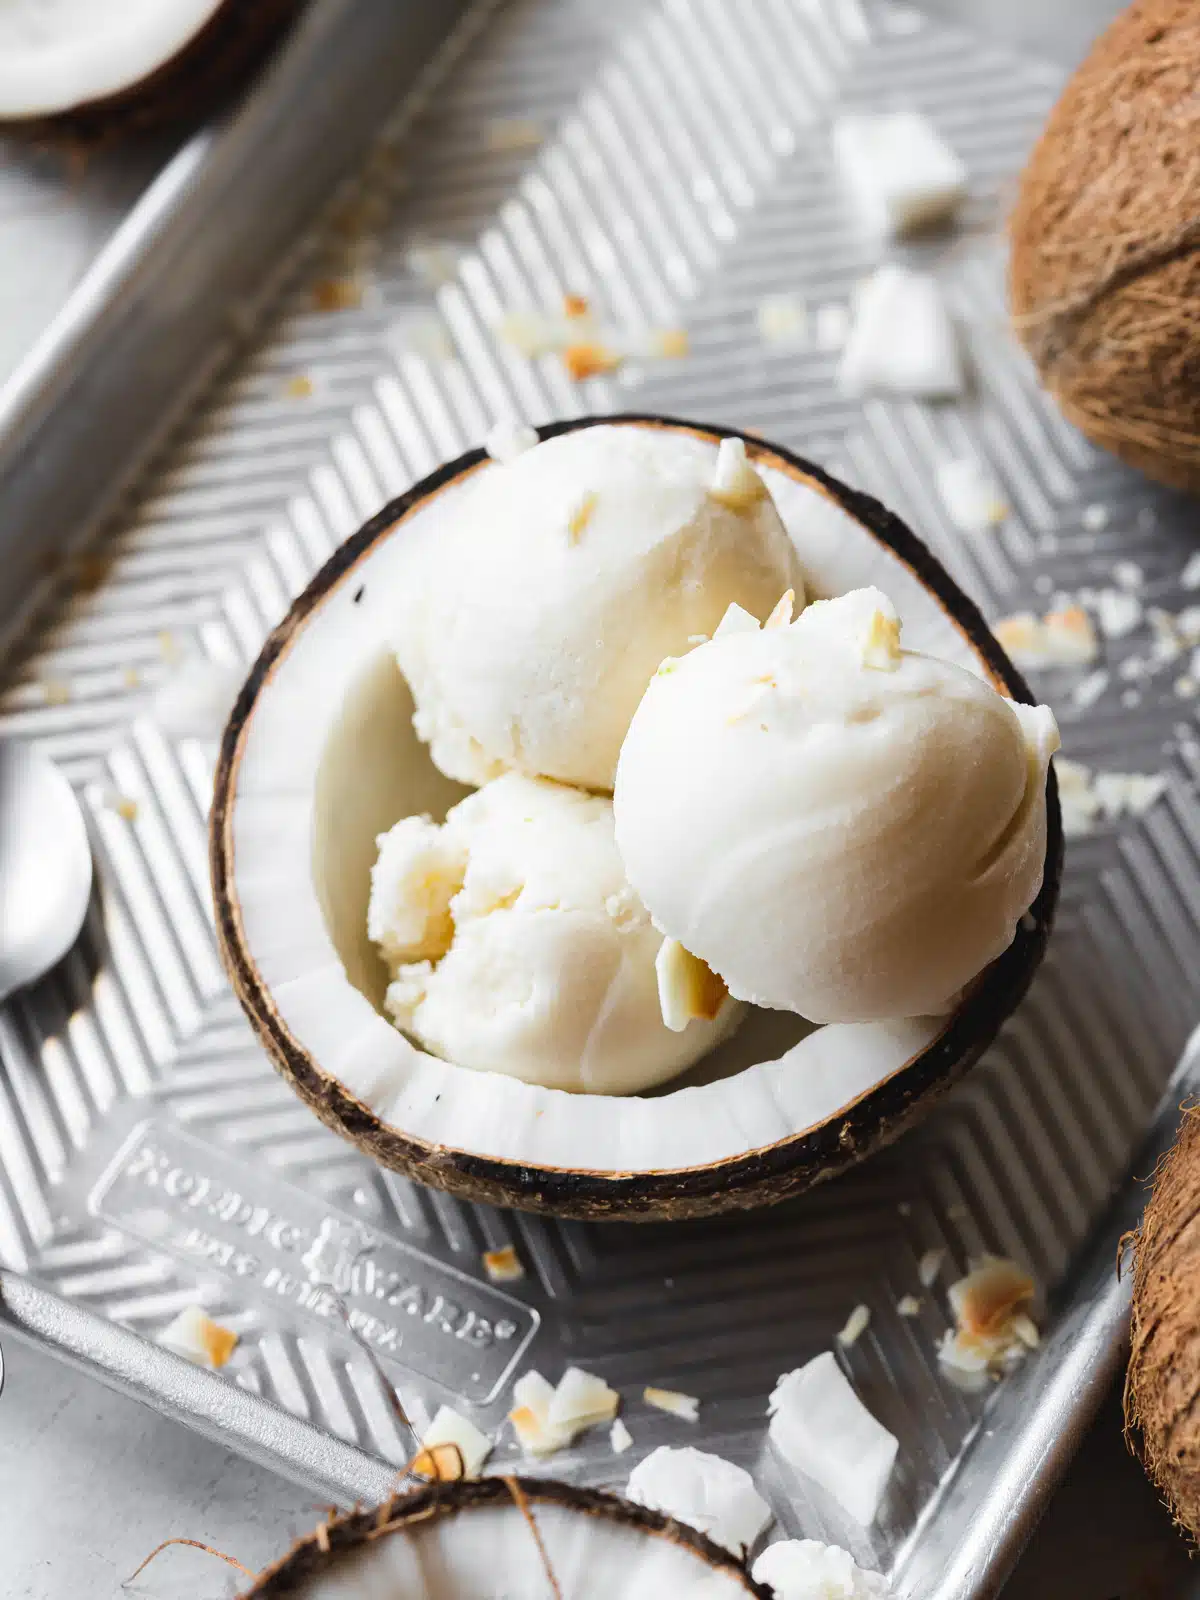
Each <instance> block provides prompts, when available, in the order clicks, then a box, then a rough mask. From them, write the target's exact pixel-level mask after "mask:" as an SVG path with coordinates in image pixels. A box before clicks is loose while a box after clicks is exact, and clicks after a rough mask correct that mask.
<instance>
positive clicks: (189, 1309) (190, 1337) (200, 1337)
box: [158, 1306, 238, 1372]
mask: <svg viewBox="0 0 1200 1600" xmlns="http://www.w3.org/2000/svg"><path fill="white" fill-rule="evenodd" d="M158 1343H159V1344H160V1345H162V1346H163V1348H164V1349H166V1350H173V1351H174V1352H175V1354H176V1355H177V1356H184V1357H186V1359H187V1360H188V1361H193V1362H195V1364H196V1365H197V1366H198V1367H208V1368H210V1369H211V1370H212V1371H213V1372H218V1371H219V1370H220V1369H221V1368H222V1367H223V1366H224V1365H225V1363H226V1362H227V1361H228V1360H229V1358H230V1356H231V1355H232V1354H233V1352H234V1351H235V1350H236V1349H237V1343H238V1336H237V1334H236V1333H235V1332H234V1331H233V1329H232V1328H226V1327H223V1326H222V1324H221V1323H219V1322H214V1321H213V1319H212V1318H211V1317H210V1316H209V1315H208V1313H207V1312H206V1311H205V1310H204V1309H203V1307H202V1306H185V1307H184V1308H183V1310H182V1311H181V1312H180V1313H179V1315H178V1316H177V1317H176V1318H175V1320H174V1321H173V1322H171V1323H170V1324H168V1326H167V1327H165V1328H164V1329H163V1331H162V1332H161V1333H160V1334H159V1336H158Z"/></svg>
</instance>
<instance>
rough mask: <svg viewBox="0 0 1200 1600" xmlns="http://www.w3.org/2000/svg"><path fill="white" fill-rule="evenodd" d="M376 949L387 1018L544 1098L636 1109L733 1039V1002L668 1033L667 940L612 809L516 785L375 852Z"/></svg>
mask: <svg viewBox="0 0 1200 1600" xmlns="http://www.w3.org/2000/svg"><path fill="white" fill-rule="evenodd" d="M378 842H379V855H378V858H377V860H376V863H375V867H374V870H373V872H372V880H371V898H370V904H369V909H368V933H369V935H370V937H371V939H372V940H373V941H374V942H375V943H376V945H377V946H378V948H379V951H380V953H381V955H382V956H383V958H384V960H385V962H386V963H387V966H388V969H389V972H390V973H391V977H392V982H391V984H390V986H389V988H388V991H387V999H386V1005H387V1009H388V1011H389V1012H390V1013H391V1015H392V1017H393V1018H394V1019H395V1020H396V1022H397V1023H398V1024H399V1025H400V1026H401V1027H402V1028H403V1029H404V1030H405V1032H407V1033H409V1034H410V1035H411V1036H412V1037H413V1038H415V1039H416V1040H417V1041H418V1042H419V1043H420V1044H422V1045H423V1046H424V1047H425V1048H426V1049H427V1050H430V1051H431V1052H432V1053H433V1054H435V1055H438V1056H441V1057H443V1058H444V1059H446V1060H449V1061H454V1062H456V1063H457V1064H458V1065H460V1066H465V1067H475V1068H478V1069H480V1070H484V1071H493V1072H504V1073H508V1074H509V1075H511V1076H513V1077H517V1078H524V1079H526V1080H527V1081H530V1082H534V1083H540V1084H544V1085H545V1086H547V1087H549V1088H557V1089H570V1090H576V1091H584V1092H589V1093H593V1094H630V1093H634V1092H636V1091H637V1090H639V1089H645V1088H648V1087H650V1086H652V1085H654V1084H657V1083H661V1082H663V1081H664V1080H666V1079H667V1078H670V1077H673V1076H674V1075H675V1074H676V1073H678V1072H681V1071H682V1070H683V1069H684V1068H685V1067H687V1066H690V1065H691V1063H692V1062H693V1061H696V1060H697V1059H698V1058H699V1057H700V1056H702V1055H703V1054H704V1053H705V1052H706V1051H707V1050H709V1049H710V1048H711V1047H712V1045H713V1044H714V1043H715V1042H716V1041H717V1040H718V1039H719V1038H721V1037H723V1036H724V1034H725V1033H726V1032H728V1031H729V1029H730V1028H731V1027H732V1026H733V1025H734V1023H735V1022H736V1021H737V1019H738V1016H739V1014H740V1008H739V1007H737V1006H736V1005H735V1004H733V1003H732V1002H729V1001H728V1000H727V1001H726V1003H725V1004H724V1006H723V1007H720V1008H719V1009H718V1010H717V1012H716V1014H715V1015H714V1017H713V1019H712V1020H704V1019H697V1020H693V1021H692V1022H691V1023H690V1024H689V1025H688V1027H687V1028H686V1029H685V1030H684V1031H683V1032H675V1031H673V1030H671V1029H669V1028H668V1027H667V1026H666V1025H665V1024H664V1022H663V1020H662V1015H661V1012H660V1009H659V1000H658V977H657V973H656V970H655V962H656V958H657V956H658V951H659V947H660V945H661V944H662V942H663V940H662V935H661V934H660V933H658V932H657V930H656V929H655V928H654V926H653V924H652V923H651V921H650V918H649V917H648V915H647V914H646V910H645V907H644V906H643V905H642V904H641V902H640V901H639V900H638V898H637V896H636V895H635V894H634V893H633V892H632V891H631V890H630V888H629V885H628V884H627V883H626V881H625V874H624V869H623V868H622V865H621V858H620V856H619V855H618V854H617V848H616V843H615V840H614V837H613V814H612V802H611V801H610V800H608V799H607V798H606V797H603V796H599V795H591V794H585V793H582V792H581V791H579V790H576V789H569V788H567V787H565V786H564V785H562V784H557V783H550V782H548V781H546V780H544V779H536V778H526V777H523V776H522V775H521V774H519V773H508V774H506V775H505V776H504V777H501V778H497V779H495V780H494V781H493V782H492V783H489V784H487V785H485V787H484V788H482V789H480V790H478V791H477V792H476V793H474V794H472V795H468V797H467V798H466V799H465V800H462V801H460V802H459V803H458V805H456V806H454V807H453V808H452V809H451V810H450V812H449V813H448V815H447V817H446V820H445V822H444V823H441V824H438V823H435V822H432V821H430V820H429V819H428V818H426V817H405V818H404V819H402V820H401V821H400V822H398V823H397V824H396V825H395V827H394V828H392V829H391V830H390V831H389V832H388V833H386V834H383V835H381V837H380V839H379V841H378Z"/></svg>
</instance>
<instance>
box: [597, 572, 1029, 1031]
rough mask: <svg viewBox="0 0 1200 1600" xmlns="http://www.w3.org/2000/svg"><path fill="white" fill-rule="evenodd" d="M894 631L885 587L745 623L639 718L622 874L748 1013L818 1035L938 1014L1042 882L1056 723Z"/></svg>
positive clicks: (631, 749)
mask: <svg viewBox="0 0 1200 1600" xmlns="http://www.w3.org/2000/svg"><path fill="white" fill-rule="evenodd" d="M899 633H900V628H899V622H898V619H897V617H896V613H895V611H894V609H893V607H892V605H891V603H890V601H888V599H887V598H886V597H885V596H884V595H882V594H881V593H880V592H879V591H878V590H875V589H862V590H856V591H855V592H853V593H852V594H847V595H843V596H842V597H841V598H840V599H837V600H827V601H819V602H816V603H814V604H813V605H810V606H809V607H808V609H807V610H806V611H805V612H804V613H803V614H802V615H801V616H800V617H799V618H798V619H797V620H796V621H795V622H794V623H792V624H791V625H790V626H781V627H774V628H764V629H762V630H760V629H759V628H758V626H757V624H756V623H755V622H754V620H753V619H752V618H746V617H738V616H737V614H736V613H735V614H734V615H733V616H731V618H730V619H729V625H727V626H725V627H723V628H722V629H721V630H720V632H719V634H718V636H717V637H715V638H714V639H712V640H711V641H710V642H708V643H706V644H702V645H700V646H699V647H698V648H697V649H695V650H693V651H692V652H691V653H690V654H688V655H686V656H684V657H682V658H681V659H679V660H674V661H667V662H664V664H663V666H662V667H661V668H660V670H659V672H658V674H657V675H656V676H655V678H654V679H653V681H652V682H651V684H650V686H649V688H648V689H647V691H646V694H645V697H644V699H643V700H642V703H641V705H640V706H639V707H638V710H637V713H636V715H635V716H634V718H633V722H632V725H631V726H630V729H629V734H628V736H627V738H626V740H625V744H624V747H623V748H622V751H621V759H620V765H619V767H618V770H617V783H616V792H615V795H614V806H615V814H616V832H617V843H618V846H619V848H620V851H621V855H622V858H623V860H624V863H625V869H626V872H627V874H628V877H629V881H630V883H631V884H632V886H633V888H634V889H635V890H636V891H637V893H638V894H639V895H640V896H641V898H642V900H643V901H644V903H645V904H646V906H647V907H648V909H649V911H650V914H651V916H652V917H653V918H654V921H655V923H656V924H657V926H658V927H659V928H661V929H662V931H663V932H664V933H666V934H668V935H670V936H671V937H672V938H674V939H677V940H678V941H679V942H680V943H681V944H683V945H684V946H686V948H687V949H688V950H690V951H692V952H693V953H694V954H695V955H697V956H699V957H700V958H701V959H702V960H703V961H705V962H707V964H708V965H709V966H710V967H711V968H712V969H713V971H714V972H716V973H718V974H719V975H720V976H721V977H722V978H723V979H724V980H725V983H726V984H727V985H728V987H729V991H730V993H731V994H733V995H736V996H737V997H738V998H739V999H743V1000H750V1001H753V1002H754V1003H756V1004H758V1005H763V1006H772V1007H776V1008H779V1009H782V1010H789V1011H796V1012H799V1013H800V1014H801V1015H803V1016H805V1017H808V1018H810V1019H811V1020H812V1021H814V1022H869V1021H877V1020H882V1019H886V1018H892V1017H906V1016H924V1015H935V1014H938V1013H940V1012H942V1011H945V1010H947V1009H948V1008H950V1007H951V1006H952V1004H953V1003H954V1001H955V999H956V997H957V995H958V994H959V992H960V991H961V990H962V988H963V987H964V986H965V985H966V984H967V983H969V982H970V980H971V979H972V978H974V977H975V976H976V974H977V973H979V972H980V971H981V970H982V969H983V968H984V967H985V966H986V965H987V964H988V962H990V961H992V960H993V959H994V958H995V957H996V956H998V955H999V954H1000V953H1001V952H1002V951H1003V950H1004V949H1005V948H1006V947H1007V946H1008V945H1009V944H1010V943H1011V941H1012V938H1013V935H1014V933H1015V932H1016V925H1017V921H1018V919H1019V918H1020V917H1021V915H1022V913H1023V912H1025V911H1026V910H1027V909H1028V907H1029V906H1030V904H1031V903H1032V901H1033V900H1034V898H1035V897H1036V895H1037V893H1038V890H1039V888H1040V887H1041V882H1042V867H1043V861H1044V858H1045V852H1046V799H1045V786H1046V767H1047V764H1048V762H1049V759H1050V757H1051V755H1052V754H1053V752H1054V750H1055V749H1056V748H1057V746H1058V730H1057V727H1056V726H1055V722H1054V717H1053V714H1052V713H1051V712H1050V710H1049V709H1048V708H1047V707H1045V706H1038V707H1036V708H1035V707H1028V706H1022V705H1016V704H1014V703H1013V702H1011V701H1009V700H1006V699H1004V698H1003V697H1002V696H1001V695H999V694H997V693H996V691H995V690H994V689H993V688H991V687H990V685H988V684H987V683H985V682H984V681H983V680H982V679H980V678H977V677H975V676H974V675H973V674H972V673H970V672H967V671H966V670H964V669H963V668H961V667H957V666H954V665H952V664H951V663H949V662H945V661H938V660H934V659H933V658H931V657H928V656H922V655H917V654H914V653H911V652H908V651H904V650H901V648H900V643H899Z"/></svg>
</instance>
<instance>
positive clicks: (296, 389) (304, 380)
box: [283, 372, 313, 400]
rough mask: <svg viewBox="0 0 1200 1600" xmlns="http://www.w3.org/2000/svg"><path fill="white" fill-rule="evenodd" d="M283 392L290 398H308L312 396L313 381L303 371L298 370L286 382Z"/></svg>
mask: <svg viewBox="0 0 1200 1600" xmlns="http://www.w3.org/2000/svg"><path fill="white" fill-rule="evenodd" d="M283 392H284V394H285V395H287V397H288V399H289V400H308V399H309V398H311V396H312V392H313V381H312V379H311V378H310V377H308V376H306V374H304V373H303V372H298V373H296V375H295V376H294V377H292V378H289V379H288V381H287V382H286V383H285V384H284V386H283Z"/></svg>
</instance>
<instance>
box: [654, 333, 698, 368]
mask: <svg viewBox="0 0 1200 1600" xmlns="http://www.w3.org/2000/svg"><path fill="white" fill-rule="evenodd" d="M647 344H648V349H647V354H648V355H651V356H661V357H662V358H663V360H665V361H682V360H683V359H684V357H685V356H686V355H687V353H688V350H689V349H690V343H689V340H688V334H687V329H686V328H651V330H650V333H649V335H648V338H647Z"/></svg>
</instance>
